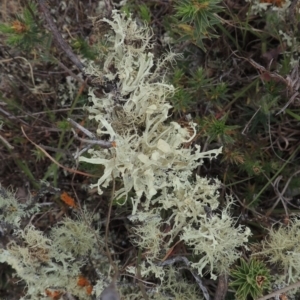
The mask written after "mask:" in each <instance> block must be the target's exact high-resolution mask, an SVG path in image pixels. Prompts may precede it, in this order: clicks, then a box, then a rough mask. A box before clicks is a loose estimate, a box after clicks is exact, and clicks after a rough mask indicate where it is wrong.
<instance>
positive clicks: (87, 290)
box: [85, 285, 93, 295]
mask: <svg viewBox="0 0 300 300" xmlns="http://www.w3.org/2000/svg"><path fill="white" fill-rule="evenodd" d="M85 290H86V293H87V294H88V295H90V294H91V293H92V291H93V286H91V285H88V286H87V287H86V288H85Z"/></svg>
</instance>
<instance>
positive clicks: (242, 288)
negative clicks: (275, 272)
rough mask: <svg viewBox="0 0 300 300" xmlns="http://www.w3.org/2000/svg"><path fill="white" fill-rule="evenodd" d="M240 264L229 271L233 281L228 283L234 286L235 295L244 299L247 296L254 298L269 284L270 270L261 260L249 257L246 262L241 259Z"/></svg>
mask: <svg viewBox="0 0 300 300" xmlns="http://www.w3.org/2000/svg"><path fill="white" fill-rule="evenodd" d="M240 261H241V265H240V266H238V267H237V268H236V269H235V270H233V271H232V272H231V274H230V275H231V276H232V278H233V281H232V282H231V283H230V285H231V286H232V287H234V288H236V297H237V299H239V300H246V299H248V296H250V297H252V299H256V298H257V297H259V296H261V295H262V293H263V291H264V290H266V289H267V288H268V287H269V285H270V272H269V270H268V268H267V267H266V265H265V264H264V263H262V262H261V261H258V260H255V259H251V260H250V262H246V261H245V260H243V259H241V260H240Z"/></svg>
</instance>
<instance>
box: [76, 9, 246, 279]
mask: <svg viewBox="0 0 300 300" xmlns="http://www.w3.org/2000/svg"><path fill="white" fill-rule="evenodd" d="M104 22H106V23H107V24H109V25H110V26H111V29H112V32H110V33H109V34H107V36H106V47H107V51H106V54H105V55H102V57H101V54H100V58H102V59H103V61H104V63H103V65H96V64H95V63H94V62H93V63H90V65H89V66H88V67H87V68H86V70H85V71H86V73H87V74H90V75H91V76H93V77H94V78H96V80H99V82H108V83H109V84H110V85H111V86H112V88H110V90H109V91H108V92H107V93H105V95H104V96H103V97H99V96H96V93H95V92H94V90H93V89H91V90H90V91H89V96H90V101H91V106H89V107H88V108H87V109H88V111H89V114H90V118H91V119H94V120H95V121H96V122H98V124H99V126H98V130H97V133H98V136H99V138H107V137H108V138H109V139H110V141H114V142H115V145H116V146H115V147H113V148H111V149H92V150H89V157H87V156H81V157H80V161H84V162H88V163H91V164H99V165H102V166H104V173H103V175H102V176H101V177H100V178H99V180H98V182H97V184H95V185H93V187H98V192H99V194H101V193H102V192H103V189H104V188H106V187H108V185H109V184H110V183H111V182H112V181H113V180H118V181H119V180H121V182H122V185H118V186H119V188H117V189H116V191H115V198H117V199H120V198H122V199H125V200H128V199H129V200H130V203H131V209H132V210H131V215H130V216H128V217H129V219H130V220H131V221H132V223H133V226H134V229H133V236H132V241H133V243H135V244H136V245H137V246H138V247H139V248H142V249H143V250H144V251H145V252H144V253H145V256H144V257H145V258H144V260H143V261H142V264H141V273H142V276H144V277H146V276H147V275H148V274H153V273H154V274H155V276H156V277H159V278H160V279H161V280H162V281H164V278H165V277H166V272H168V271H167V269H163V267H159V266H157V264H156V262H157V260H160V259H163V258H164V257H165V255H166V253H167V252H168V250H169V249H170V248H171V247H172V245H174V243H175V241H178V240H181V241H182V242H184V243H185V245H186V246H187V247H190V249H191V251H192V252H193V253H194V254H195V255H197V257H199V258H198V260H197V261H196V262H195V260H194V262H193V264H192V266H193V267H194V268H196V269H197V270H198V272H199V274H200V275H203V274H204V273H205V272H209V273H210V274H211V276H212V277H213V278H215V274H218V273H226V272H228V270H229V266H230V265H231V264H232V263H233V262H234V261H235V260H236V259H237V258H238V257H239V251H238V250H237V249H238V248H239V247H240V246H242V245H245V243H246V242H247V238H248V236H249V235H250V231H249V230H248V229H244V228H242V227H241V226H235V221H234V220H233V219H232V218H231V216H230V213H229V210H230V206H231V204H232V200H228V205H227V206H226V207H225V208H223V209H221V210H220V212H219V213H215V214H213V215H212V216H209V215H208V214H207V212H206V208H207V207H209V208H210V210H212V211H214V210H217V209H218V208H219V201H218V196H219V193H218V188H219V186H220V183H219V181H218V180H213V181H212V180H210V179H208V178H206V177H200V176H196V177H195V176H194V170H195V169H196V168H197V167H199V166H201V165H202V163H203V160H204V159H210V160H211V159H213V158H215V157H216V156H217V155H218V154H219V153H221V150H222V149H221V148H220V149H214V150H210V151H205V152H201V148H200V147H199V146H197V145H196V146H195V147H190V146H188V145H189V142H190V141H192V139H193V138H194V136H195V134H196V124H194V123H193V122H190V124H189V126H188V127H189V128H188V129H187V128H185V127H182V126H181V125H180V124H178V123H177V122H175V121H171V119H170V109H171V105H170V103H169V102H168V101H167V99H168V98H169V97H172V95H173V92H174V87H173V86H172V85H170V84H168V83H167V82H166V76H167V74H168V67H167V66H168V65H170V64H171V63H173V62H174V58H175V54H174V53H172V52H170V53H168V54H167V55H165V56H164V57H162V58H159V59H156V58H155V57H154V55H153V54H152V53H151V50H152V48H153V44H152V43H151V31H150V30H149V29H148V28H147V27H145V26H143V25H141V24H137V23H136V22H135V21H134V20H132V19H131V17H130V16H129V17H126V15H125V14H119V13H118V12H117V11H114V12H113V19H112V20H107V19H104ZM129 193H130V195H131V196H130V197H129ZM132 194H133V196H132ZM128 271H129V272H132V273H135V271H136V270H135V267H131V268H128Z"/></svg>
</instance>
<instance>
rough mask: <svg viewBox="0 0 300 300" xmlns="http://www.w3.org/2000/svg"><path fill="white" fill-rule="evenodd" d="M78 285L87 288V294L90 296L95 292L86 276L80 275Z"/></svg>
mask: <svg viewBox="0 0 300 300" xmlns="http://www.w3.org/2000/svg"><path fill="white" fill-rule="evenodd" d="M77 285H78V286H81V287H85V290H86V293H87V294H88V295H90V294H91V293H92V291H93V286H92V285H91V283H90V282H89V280H87V279H86V278H85V277H84V276H82V275H80V276H79V277H78V280H77Z"/></svg>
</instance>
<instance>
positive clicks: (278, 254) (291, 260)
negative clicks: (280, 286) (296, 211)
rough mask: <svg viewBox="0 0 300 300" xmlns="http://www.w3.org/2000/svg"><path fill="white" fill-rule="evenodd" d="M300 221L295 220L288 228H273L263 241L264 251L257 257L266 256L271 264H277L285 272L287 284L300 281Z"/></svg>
mask: <svg viewBox="0 0 300 300" xmlns="http://www.w3.org/2000/svg"><path fill="white" fill-rule="evenodd" d="M299 231H300V220H299V219H296V218H295V219H293V220H292V221H291V223H290V225H288V226H283V225H281V226H280V227H279V228H278V229H275V228H271V229H270V233H269V237H268V239H267V240H265V241H263V242H262V244H263V250H262V251H261V252H259V253H257V255H261V254H263V255H265V256H266V258H267V259H268V261H269V262H270V263H273V264H276V265H277V266H279V268H280V269H281V270H282V272H283V277H285V278H286V281H287V283H290V282H296V281H298V280H299V279H300V259H299V258H300V242H299Z"/></svg>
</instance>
